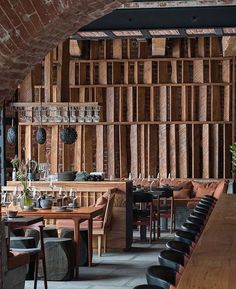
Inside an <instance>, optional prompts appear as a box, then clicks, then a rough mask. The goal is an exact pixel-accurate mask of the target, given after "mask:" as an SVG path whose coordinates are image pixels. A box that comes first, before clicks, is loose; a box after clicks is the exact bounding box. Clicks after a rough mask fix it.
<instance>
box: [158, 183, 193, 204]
mask: <svg viewBox="0 0 236 289" xmlns="http://www.w3.org/2000/svg"><path fill="white" fill-rule="evenodd" d="M160 185H161V186H163V185H169V186H173V187H180V188H181V189H180V190H178V191H174V192H173V194H174V198H175V199H185V198H186V199H187V198H191V195H192V191H193V185H192V182H191V181H182V180H175V179H161V181H160Z"/></svg>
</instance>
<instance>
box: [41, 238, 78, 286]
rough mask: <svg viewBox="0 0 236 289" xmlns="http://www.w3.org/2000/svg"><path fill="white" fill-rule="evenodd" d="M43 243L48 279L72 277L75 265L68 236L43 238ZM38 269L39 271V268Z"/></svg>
mask: <svg viewBox="0 0 236 289" xmlns="http://www.w3.org/2000/svg"><path fill="white" fill-rule="evenodd" d="M44 243H45V256H46V264H47V278H48V280H50V281H62V280H64V281H65V280H71V279H73V277H74V266H75V249H74V244H73V243H74V242H73V240H72V239H69V238H45V239H44ZM39 271H40V272H41V268H40V270H39ZM39 275H40V273H39Z"/></svg>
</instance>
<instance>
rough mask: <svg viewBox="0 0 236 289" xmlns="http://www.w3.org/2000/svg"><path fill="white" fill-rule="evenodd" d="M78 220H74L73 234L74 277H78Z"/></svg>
mask: <svg viewBox="0 0 236 289" xmlns="http://www.w3.org/2000/svg"><path fill="white" fill-rule="evenodd" d="M79 228H80V226H79V218H76V219H74V234H75V277H76V278H78V277H79V259H80V256H79V253H80V252H79Z"/></svg>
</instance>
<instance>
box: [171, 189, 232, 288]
mask: <svg viewBox="0 0 236 289" xmlns="http://www.w3.org/2000/svg"><path fill="white" fill-rule="evenodd" d="M234 288H236V195H227V194H222V195H221V197H220V199H219V200H218V202H217V204H216V206H215V208H214V210H213V212H212V214H211V216H210V218H209V220H208V222H207V224H206V227H205V228H204V231H203V233H202V235H201V237H200V239H199V241H198V243H197V245H196V247H195V249H194V251H193V254H192V255H191V258H190V260H189V262H188V264H187V266H186V269H185V271H184V273H183V276H182V278H181V279H180V282H179V284H178V286H177V289H234Z"/></svg>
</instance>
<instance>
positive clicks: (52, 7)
mask: <svg viewBox="0 0 236 289" xmlns="http://www.w3.org/2000/svg"><path fill="white" fill-rule="evenodd" d="M1 2H2V3H1V4H0V8H1V18H0V99H3V98H6V97H9V96H10V95H11V94H12V92H13V91H14V90H15V89H16V87H17V84H18V83H19V82H20V81H22V80H23V79H24V77H25V76H26V75H27V73H28V72H29V71H30V69H31V67H32V66H33V65H35V64H36V63H38V62H39V61H40V60H41V59H42V58H43V57H44V56H45V55H46V54H47V53H48V52H49V51H50V50H51V49H52V48H53V47H55V46H56V45H58V43H59V42H61V41H63V40H64V39H66V38H68V37H69V36H70V35H71V34H72V33H74V32H76V31H77V30H78V29H79V28H80V27H82V26H84V25H85V24H88V23H89V22H91V21H93V20H95V19H97V18H99V17H101V16H103V15H104V14H106V13H108V12H110V11H111V10H113V9H115V8H117V7H119V6H120V5H121V4H122V3H123V2H126V1H123V0H116V1H111V0H21V1H20V0H14V1H9V0H5V1H1Z"/></svg>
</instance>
